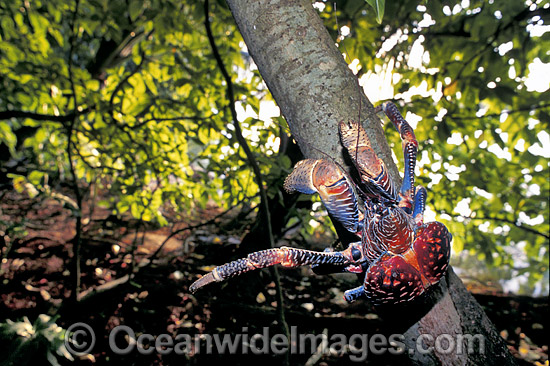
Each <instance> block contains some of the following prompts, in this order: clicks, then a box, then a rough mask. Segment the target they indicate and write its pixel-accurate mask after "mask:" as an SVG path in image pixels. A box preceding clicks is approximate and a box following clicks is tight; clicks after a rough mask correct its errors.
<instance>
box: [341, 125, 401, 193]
mask: <svg viewBox="0 0 550 366" xmlns="http://www.w3.org/2000/svg"><path fill="white" fill-rule="evenodd" d="M338 130H339V132H340V139H341V140H342V145H344V147H345V148H346V149H347V150H348V153H349V155H350V157H351V158H352V160H353V162H354V163H355V166H356V167H357V170H358V171H359V174H360V175H361V179H362V181H363V182H365V183H370V184H371V185H374V186H375V187H377V188H381V191H382V192H377V193H382V194H384V193H385V194H384V195H387V196H389V197H387V198H392V199H396V198H397V196H396V194H395V188H394V186H393V182H392V180H391V178H390V176H389V174H388V169H387V168H386V164H384V161H383V160H382V159H380V158H379V157H378V156H377V155H376V153H375V152H374V150H373V149H372V146H371V144H370V140H369V138H368V137H367V133H366V132H365V130H364V129H363V127H362V126H361V125H360V124H359V123H357V122H354V121H348V122H344V121H342V122H340V123H339V124H338Z"/></svg>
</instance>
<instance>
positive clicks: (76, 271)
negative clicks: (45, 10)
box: [67, 0, 82, 303]
mask: <svg viewBox="0 0 550 366" xmlns="http://www.w3.org/2000/svg"><path fill="white" fill-rule="evenodd" d="M79 5H80V0H76V2H75V9H74V13H73V19H72V21H71V40H70V42H71V44H70V48H69V56H68V57H69V60H68V73H69V82H70V84H71V93H72V99H73V103H74V108H75V110H76V106H77V105H78V100H77V96H76V87H75V83H74V75H73V54H74V47H75V41H76V31H75V24H76V19H77V16H78V7H79ZM77 118H78V116H77V115H76V114H74V115H73V118H72V120H71V121H69V122H70V124H69V125H68V126H67V157H68V160H69V168H70V172H71V177H72V180H73V181H72V186H73V187H72V188H73V191H74V194H75V196H76V204H77V208H76V211H77V213H76V218H75V219H76V227H75V237H74V243H73V256H74V257H73V268H72V272H73V273H72V276H73V286H74V287H73V289H72V292H71V299H72V301H74V302H75V303H76V302H77V301H78V295H79V292H80V244H81V236H82V235H81V234H82V194H81V192H80V188H79V187H78V177H77V175H76V172H75V168H74V165H73V155H72V148H71V140H72V137H73V132H74V128H75V124H76V121H77Z"/></svg>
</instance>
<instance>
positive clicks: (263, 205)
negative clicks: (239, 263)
mask: <svg viewBox="0 0 550 366" xmlns="http://www.w3.org/2000/svg"><path fill="white" fill-rule="evenodd" d="M208 4H209V2H208V0H205V2H204V26H205V28H206V35H207V37H208V41H209V43H210V47H211V48H212V53H213V55H214V58H215V59H216V63H217V64H218V68H219V69H220V71H221V73H222V75H223V78H224V79H225V83H226V87H227V88H226V94H227V99H228V102H229V109H230V111H231V117H232V119H233V125H234V126H235V136H236V138H237V141H238V142H239V145H240V146H241V147H242V149H243V151H244V153H245V155H246V158H247V159H248V162H249V163H250V165H251V166H252V170H253V171H254V175H255V178H256V183H257V185H258V189H259V191H260V206H261V212H262V213H263V216H264V220H265V224H266V227H267V233H268V237H269V244H270V247H271V248H273V247H275V239H274V237H273V230H272V227H271V215H270V213H269V204H268V201H267V194H266V191H265V189H264V186H263V178H262V173H261V171H260V167H259V166H258V162H257V161H256V158H255V157H254V154H253V153H252V151H251V150H250V147H249V146H248V143H247V141H246V139H245V138H244V136H243V133H242V130H241V126H240V124H239V121H238V119H237V111H236V110H235V95H234V93H233V81H232V80H231V76H230V75H229V73H228V72H227V69H226V68H225V65H224V63H223V60H222V58H221V56H220V53H219V52H218V48H217V46H216V42H215V40H214V36H213V35H212V29H211V28H210V21H209V19H208V14H209V11H208V10H209V8H208ZM270 271H271V273H272V275H273V277H274V282H275V287H276V291H277V305H278V306H277V310H278V317H279V322H280V323H281V324H280V326H281V327H282V328H283V331H284V333H285V335H286V336H287V339H290V331H289V329H288V324H287V323H286V320H285V313H284V304H283V294H282V290H281V280H280V277H279V271H278V270H277V267H270ZM284 364H285V365H288V364H289V352H286V353H285V358H284Z"/></svg>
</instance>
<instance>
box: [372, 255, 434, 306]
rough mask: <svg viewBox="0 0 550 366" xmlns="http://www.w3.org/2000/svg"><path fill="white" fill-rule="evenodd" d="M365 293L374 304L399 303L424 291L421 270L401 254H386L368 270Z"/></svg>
mask: <svg viewBox="0 0 550 366" xmlns="http://www.w3.org/2000/svg"><path fill="white" fill-rule="evenodd" d="M363 286H364V289H365V291H364V292H365V295H366V296H367V298H368V299H369V300H370V301H371V302H372V303H374V304H376V305H378V304H385V303H391V304H397V303H400V302H404V301H409V300H412V299H413V298H415V297H417V296H418V295H420V294H421V293H423V292H424V290H425V287H424V284H423V281H422V276H421V274H420V272H418V270H417V269H416V268H414V266H413V265H411V264H409V263H408V262H407V261H406V259H405V258H403V257H402V256H401V255H395V254H391V253H389V254H384V255H382V256H381V257H380V259H379V260H378V261H376V262H375V263H373V264H372V265H371V266H370V267H369V269H368V270H367V274H366V275H365V282H364V284H363Z"/></svg>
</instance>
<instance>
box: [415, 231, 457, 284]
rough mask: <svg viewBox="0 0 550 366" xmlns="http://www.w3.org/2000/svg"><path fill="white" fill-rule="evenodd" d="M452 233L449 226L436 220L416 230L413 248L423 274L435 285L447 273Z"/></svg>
mask: <svg viewBox="0 0 550 366" xmlns="http://www.w3.org/2000/svg"><path fill="white" fill-rule="evenodd" d="M451 240H452V235H451V233H450V232H449V230H447V227H445V225H443V224H442V223H440V222H437V221H434V222H430V223H428V224H426V225H423V226H421V227H419V228H418V229H417V230H416V239H415V241H414V243H413V250H414V252H415V253H416V259H417V261H418V266H419V269H420V272H421V273H422V275H423V276H424V277H425V278H426V279H427V280H428V281H429V282H430V283H431V284H432V285H433V284H436V283H437V282H438V281H439V280H440V279H441V277H442V276H443V275H444V274H445V271H446V270H447V267H448V266H449V258H450V256H451Z"/></svg>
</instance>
